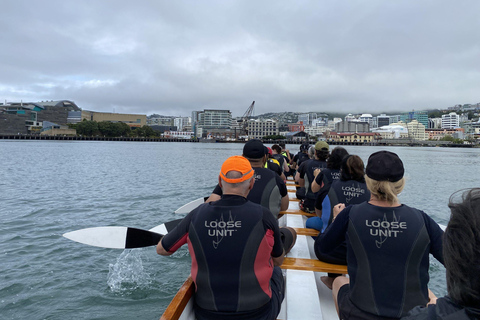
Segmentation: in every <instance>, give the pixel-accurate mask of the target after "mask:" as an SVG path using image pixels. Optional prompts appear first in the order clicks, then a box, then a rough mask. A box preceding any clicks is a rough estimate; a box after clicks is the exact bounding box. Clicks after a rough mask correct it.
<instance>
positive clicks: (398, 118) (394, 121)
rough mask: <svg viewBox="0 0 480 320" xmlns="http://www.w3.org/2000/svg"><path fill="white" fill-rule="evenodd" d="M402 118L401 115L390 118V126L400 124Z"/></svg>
mask: <svg viewBox="0 0 480 320" xmlns="http://www.w3.org/2000/svg"><path fill="white" fill-rule="evenodd" d="M400 118H401V116H400V115H399V114H396V115H393V116H390V124H392V123H398V122H400V121H401V120H400Z"/></svg>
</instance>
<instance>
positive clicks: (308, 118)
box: [297, 113, 317, 126]
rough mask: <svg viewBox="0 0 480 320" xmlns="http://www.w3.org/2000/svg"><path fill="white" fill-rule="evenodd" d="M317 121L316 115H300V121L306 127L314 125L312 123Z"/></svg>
mask: <svg viewBox="0 0 480 320" xmlns="http://www.w3.org/2000/svg"><path fill="white" fill-rule="evenodd" d="M316 119H317V114H316V113H301V114H299V115H298V121H297V122H302V123H303V124H304V125H306V126H310V125H312V122H313V121H314V120H316Z"/></svg>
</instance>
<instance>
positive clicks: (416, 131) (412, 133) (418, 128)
mask: <svg viewBox="0 0 480 320" xmlns="http://www.w3.org/2000/svg"><path fill="white" fill-rule="evenodd" d="M407 129H408V137H409V138H410V139H414V140H422V141H423V140H427V139H428V134H426V133H425V126H424V125H423V124H422V123H420V122H418V121H417V120H412V121H410V122H408V123H407Z"/></svg>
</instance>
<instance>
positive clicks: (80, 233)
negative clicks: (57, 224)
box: [63, 227, 128, 249]
mask: <svg viewBox="0 0 480 320" xmlns="http://www.w3.org/2000/svg"><path fill="white" fill-rule="evenodd" d="M127 229H128V228H127V227H96V228H86V229H80V230H76V231H71V232H67V233H65V234H64V235H63V236H64V237H65V238H67V239H70V240H73V241H76V242H80V243H83V244H87V245H90V246H94V247H102V248H112V249H125V239H126V238H127Z"/></svg>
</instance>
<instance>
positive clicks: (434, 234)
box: [315, 202, 443, 318]
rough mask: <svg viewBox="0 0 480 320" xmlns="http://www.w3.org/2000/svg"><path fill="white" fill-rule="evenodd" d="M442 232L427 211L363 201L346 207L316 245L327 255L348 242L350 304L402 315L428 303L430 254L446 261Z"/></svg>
mask: <svg viewBox="0 0 480 320" xmlns="http://www.w3.org/2000/svg"><path fill="white" fill-rule="evenodd" d="M442 236H443V231H442V229H440V227H439V226H438V224H437V223H436V222H435V221H433V220H432V218H430V217H429V216H428V215H427V214H426V213H424V212H423V211H420V210H417V209H414V208H411V207H408V206H406V205H401V206H399V207H388V208H385V207H378V206H374V205H371V204H369V203H368V202H364V203H362V204H358V205H353V206H349V207H347V208H345V209H344V210H343V211H342V212H341V213H340V214H339V215H338V216H337V217H336V219H335V221H334V222H333V223H332V224H331V225H330V226H329V227H328V228H327V229H326V230H325V233H323V234H321V235H320V236H319V237H318V238H317V240H316V242H315V247H316V249H318V250H319V251H320V252H322V253H325V254H328V253H329V252H332V251H334V250H335V248H336V247H337V246H338V245H341V244H342V242H343V241H346V243H347V261H348V274H349V276H350V293H349V298H350V300H351V301H352V303H353V304H354V305H355V306H357V307H358V308H359V309H361V310H363V311H365V312H368V313H372V314H375V315H378V316H383V317H391V318H400V317H401V316H404V315H405V314H406V313H407V312H408V311H409V310H411V309H412V308H413V307H415V306H417V305H426V304H427V302H428V287H427V284H428V280H429V275H428V268H429V253H432V254H433V256H434V257H435V258H436V259H437V260H439V261H440V262H441V263H442V264H443V254H442Z"/></svg>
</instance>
